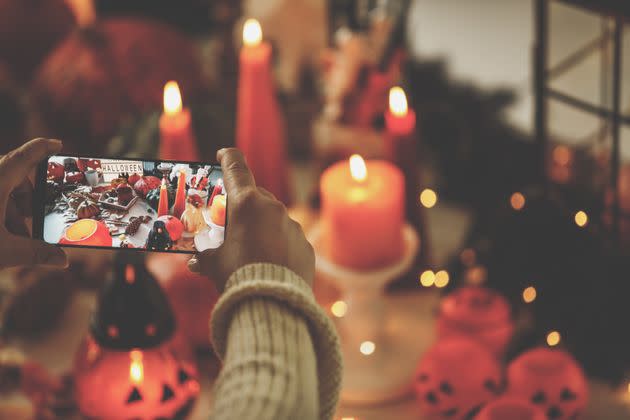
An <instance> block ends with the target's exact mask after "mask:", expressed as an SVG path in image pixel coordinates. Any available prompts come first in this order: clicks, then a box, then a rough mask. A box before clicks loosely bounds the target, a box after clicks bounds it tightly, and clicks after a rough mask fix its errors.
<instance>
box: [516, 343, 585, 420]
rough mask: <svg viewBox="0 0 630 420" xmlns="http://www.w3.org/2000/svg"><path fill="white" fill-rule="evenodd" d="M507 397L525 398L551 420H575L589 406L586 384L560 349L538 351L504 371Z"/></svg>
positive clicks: (570, 357)
mask: <svg viewBox="0 0 630 420" xmlns="http://www.w3.org/2000/svg"><path fill="white" fill-rule="evenodd" d="M507 382H508V389H507V392H506V395H509V396H514V397H518V398H524V399H526V400H527V401H529V402H530V403H531V404H532V405H535V406H537V407H540V408H541V409H542V410H543V411H544V412H545V414H546V415H547V417H548V418H550V419H558V420H565V419H575V418H579V417H580V415H581V414H582V413H583V412H584V408H585V407H586V404H587V403H588V383H587V381H586V377H585V376H584V372H583V371H582V368H581V367H580V365H579V364H578V363H577V362H576V360H575V359H574V358H573V357H572V356H571V355H570V354H569V353H567V352H565V351H563V350H559V349H551V348H546V347H539V348H535V349H533V350H529V351H527V352H525V353H523V354H522V355H520V356H519V357H517V358H516V359H515V360H514V361H512V363H510V365H509V366H508V370H507Z"/></svg>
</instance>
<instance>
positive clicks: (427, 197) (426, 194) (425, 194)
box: [420, 188, 437, 209]
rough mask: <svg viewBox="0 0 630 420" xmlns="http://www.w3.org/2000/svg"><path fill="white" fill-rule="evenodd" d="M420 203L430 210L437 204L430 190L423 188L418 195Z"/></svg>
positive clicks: (433, 193)
mask: <svg viewBox="0 0 630 420" xmlns="http://www.w3.org/2000/svg"><path fill="white" fill-rule="evenodd" d="M420 203H421V204H422V205H423V206H424V207H426V208H428V209H430V208H431V207H433V206H435V204H436V203H437V194H436V193H435V191H433V190H432V189H430V188H425V189H424V190H422V192H421V193H420Z"/></svg>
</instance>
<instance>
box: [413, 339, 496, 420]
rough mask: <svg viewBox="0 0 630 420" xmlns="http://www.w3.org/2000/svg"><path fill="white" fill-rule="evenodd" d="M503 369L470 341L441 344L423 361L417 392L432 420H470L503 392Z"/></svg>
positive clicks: (456, 340)
mask: <svg viewBox="0 0 630 420" xmlns="http://www.w3.org/2000/svg"><path fill="white" fill-rule="evenodd" d="M501 384H502V379H501V368H500V367H499V363H498V362H497V360H496V358H495V357H494V355H493V354H492V353H490V351H488V349H486V348H485V347H484V346H482V345H481V344H479V343H478V342H476V341H473V340H471V339H468V338H449V339H445V340H442V341H438V342H437V343H436V344H435V345H433V346H432V347H431V348H430V349H429V350H428V351H427V353H426V354H425V355H424V356H423V357H422V359H421V360H420V363H419V364H418V368H417V370H416V376H415V379H414V390H415V393H416V397H417V399H418V402H419V404H420V408H421V410H422V412H423V414H424V415H425V416H426V417H427V418H430V419H434V418H435V419H437V418H439V419H445V418H448V419H467V418H470V416H472V415H473V414H474V413H476V411H477V410H478V409H479V408H480V407H481V406H482V405H483V404H485V403H486V402H488V401H490V400H491V399H493V398H495V397H496V395H497V394H498V393H499V392H500V391H501Z"/></svg>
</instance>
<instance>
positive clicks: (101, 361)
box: [74, 252, 199, 420]
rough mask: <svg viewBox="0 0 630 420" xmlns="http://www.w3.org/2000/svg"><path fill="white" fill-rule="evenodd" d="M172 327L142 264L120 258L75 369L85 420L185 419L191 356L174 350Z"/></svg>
mask: <svg viewBox="0 0 630 420" xmlns="http://www.w3.org/2000/svg"><path fill="white" fill-rule="evenodd" d="M174 331H175V322H174V319H173V315H172V312H171V310H170V306H169V304H168V301H167V299H166V297H165V296H164V293H163V292H162V290H161V289H160V287H159V285H158V284H157V282H156V281H155V278H154V277H153V276H151V274H150V273H149V272H148V271H147V269H146V267H145V265H144V261H143V256H142V255H140V254H133V255H132V253H124V252H122V253H119V254H118V255H117V256H116V260H115V263H114V274H113V276H112V278H111V279H110V280H109V281H108V283H107V284H106V285H105V288H104V289H103V291H102V292H101V295H100V296H99V303H98V308H97V311H96V313H95V314H94V317H93V320H92V324H91V325H90V335H89V336H88V337H87V338H86V339H85V340H84V342H83V343H82V344H81V346H80V347H79V350H78V353H77V355H76V358H75V364H74V378H75V397H76V402H77V405H78V407H79V410H80V412H81V414H83V415H84V416H86V417H88V418H99V419H108V420H109V419H111V420H127V419H132V418H133V419H142V420H154V419H162V418H163V419H183V418H185V417H187V416H188V414H189V412H190V411H191V409H192V407H193V404H194V402H195V401H196V398H197V396H198V394H199V383H198V381H197V369H196V367H195V365H194V363H193V362H192V361H190V360H189V358H190V353H189V352H182V351H181V349H179V350H178V349H176V348H174V347H173V346H172V337H173V333H174Z"/></svg>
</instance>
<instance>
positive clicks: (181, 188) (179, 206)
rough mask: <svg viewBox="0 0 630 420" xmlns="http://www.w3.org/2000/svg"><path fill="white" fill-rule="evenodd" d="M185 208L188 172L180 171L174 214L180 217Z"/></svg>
mask: <svg viewBox="0 0 630 420" xmlns="http://www.w3.org/2000/svg"><path fill="white" fill-rule="evenodd" d="M160 194H161V191H160ZM184 210H186V172H184V171H179V177H178V179H177V192H176V193H175V203H174V204H173V216H175V217H177V218H178V219H179V218H181V217H182V213H183V212H184Z"/></svg>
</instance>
